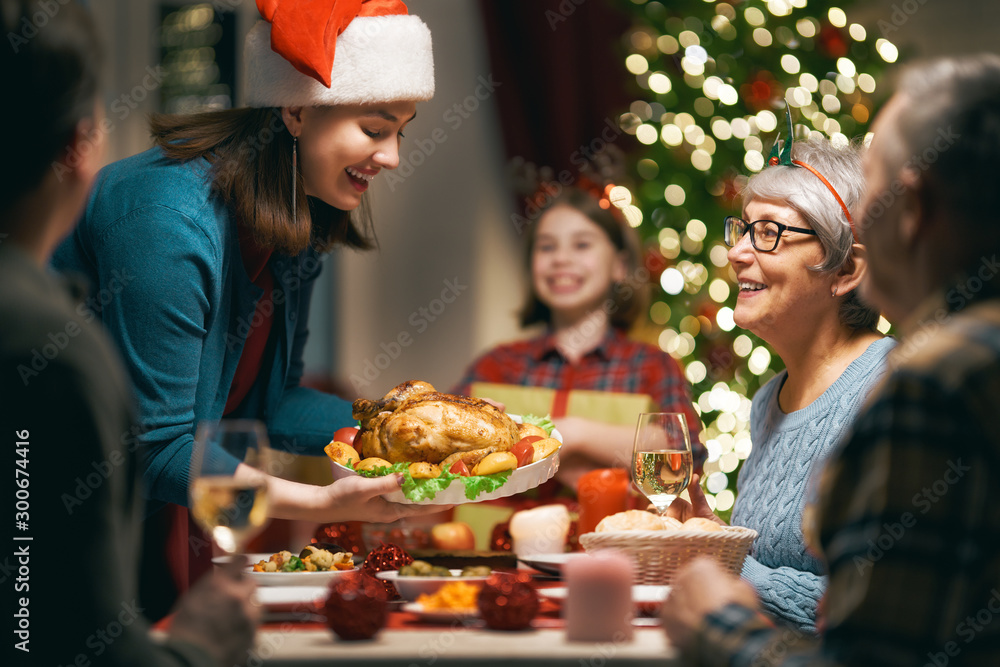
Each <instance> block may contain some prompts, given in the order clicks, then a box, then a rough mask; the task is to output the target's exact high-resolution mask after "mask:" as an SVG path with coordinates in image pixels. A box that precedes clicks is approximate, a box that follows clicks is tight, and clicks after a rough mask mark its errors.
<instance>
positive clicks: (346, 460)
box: [323, 441, 361, 468]
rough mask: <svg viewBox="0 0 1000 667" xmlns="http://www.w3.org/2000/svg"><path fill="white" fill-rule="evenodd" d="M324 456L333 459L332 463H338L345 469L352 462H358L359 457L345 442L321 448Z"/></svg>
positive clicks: (332, 443)
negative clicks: (324, 453)
mask: <svg viewBox="0 0 1000 667" xmlns="http://www.w3.org/2000/svg"><path fill="white" fill-rule="evenodd" d="M323 451H324V452H326V455H327V456H329V457H330V458H331V459H333V462H334V463H339V464H340V465H342V466H344V467H345V468H350V467H351V463H352V462H356V461H360V460H361V455H360V454H358V450H356V449H354V447H351V446H350V445H349V444H347V443H346V442H336V441H334V442H331V443H330V444H329V445H327V446H326V447H324V448H323Z"/></svg>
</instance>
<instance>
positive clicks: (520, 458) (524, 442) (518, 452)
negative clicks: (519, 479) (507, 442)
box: [510, 435, 542, 468]
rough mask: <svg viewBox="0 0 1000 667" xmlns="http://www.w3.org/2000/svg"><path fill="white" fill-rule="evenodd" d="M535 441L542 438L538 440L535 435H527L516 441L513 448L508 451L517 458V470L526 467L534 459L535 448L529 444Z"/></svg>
mask: <svg viewBox="0 0 1000 667" xmlns="http://www.w3.org/2000/svg"><path fill="white" fill-rule="evenodd" d="M535 440H542V438H539V437H538V436H537V435H529V436H528V437H526V438H521V439H520V440H518V441H517V444H516V445H514V448H513V449H511V450H510V453H511V454H513V455H514V456H515V458H517V467H518V468H520V467H521V466H526V465H528V464H529V463H531V461H532V459H533V458H534V457H535V448H534V447H533V446H532V444H531V443H532V442H534V441H535Z"/></svg>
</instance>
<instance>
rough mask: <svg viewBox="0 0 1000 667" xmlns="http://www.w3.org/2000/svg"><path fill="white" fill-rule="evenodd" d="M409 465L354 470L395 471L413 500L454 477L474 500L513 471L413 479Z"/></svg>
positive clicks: (365, 474) (435, 491)
mask: <svg viewBox="0 0 1000 667" xmlns="http://www.w3.org/2000/svg"><path fill="white" fill-rule="evenodd" d="M543 428H544V427H543ZM409 466H410V464H409V463H394V464H393V465H391V466H389V467H385V466H383V467H381V468H375V469H374V470H356V471H355V472H357V473H358V474H359V475H361V476H363V477H384V476H385V475H390V474H396V473H399V474H401V475H403V487H402V491H403V495H404V496H406V498H407V499H408V500H412V501H413V502H420V501H421V500H433V499H434V497H435V496H437V494H438V492H439V491H444V490H445V489H447V488H448V486H449V485H450V484H451V483H452V482H453V481H454V480H456V479H457V480H461V482H462V484H464V485H465V497H466V498H468V499H469V500H475V499H476V498H478V497H479V496H480V495H481V494H483V493H491V492H493V491H496V490H497V489H499V488H500V487H501V486H503V485H504V483H505V482H506V481H507V478H508V477H510V474H511V473H512V472H513V470H504V471H503V472H498V473H494V474H492V475H472V476H469V477H463V476H462V475H456V474H454V473H451V472H448V471H447V470H442V471H441V474H440V475H439V476H438V477H434V478H432V479H414V478H413V476H412V475H410V467H409Z"/></svg>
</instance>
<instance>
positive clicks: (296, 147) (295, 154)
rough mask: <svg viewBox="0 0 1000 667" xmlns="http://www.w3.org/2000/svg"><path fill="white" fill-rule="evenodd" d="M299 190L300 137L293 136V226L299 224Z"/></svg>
mask: <svg viewBox="0 0 1000 667" xmlns="http://www.w3.org/2000/svg"><path fill="white" fill-rule="evenodd" d="M298 190H299V138H298V137H292V226H293V227H297V226H298V224H299V207H298V202H297V196H298Z"/></svg>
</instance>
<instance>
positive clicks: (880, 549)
mask: <svg viewBox="0 0 1000 667" xmlns="http://www.w3.org/2000/svg"><path fill="white" fill-rule="evenodd" d="M971 470H972V467H971V466H967V465H963V464H962V459H956V460H955V461H948V467H947V468H946V469H945V471H944V473H942V475H941V477H939V478H938V479H936V480H934V482H933V483H931V484H930V485H928V486H925V487H923V488H922V489H921V490H920V491H919V492H917V493H915V494H914V495H913V498H912V499H911V500H910V502H911V503H912V504H913V506H914V507H916V508H917V509H918V510H919V511H920V514H927V513H928V512H930V511H931V509H932V508H933V507H934V505H935V504H937V503H938V502H939V501H940V500H941V498H943V497H944V496H945V495H946V494H947V493H948V491H949V490H950V489H951V487H953V486H954V485H955V484H958V482H959V481H960V480H961V479H962V478H963V477H964V476H965V473H967V472H969V471H971ZM917 520H918V517H917V516H916V515H914V513H913V512H903V513H902V514H901V515H900V516H899V520H898V521H893V522H892V523H888V522H885V523H883V524H882V532H881V533H880V534H879V536H878V537H876V538H873V539H870V540H868V551H867V553H866V554H865V557H863V558H862V557H861V556H855V557H854V567H855V568H857V570H858V574H859V575H860V576H864V575H865V570H866V569H868V568H871V567H873V566H874V565H875V563H877V562H878V561H880V560H882V558H884V557H885V555H886V554H887V553H888V552H889V551H890V550H892V549H893V547H895V546H896V544H898V543H899V541H900V540H901V539H903V536H905V535H906V531H907V530H908V529H910V528H913V527H914V526H915V525H917Z"/></svg>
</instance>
